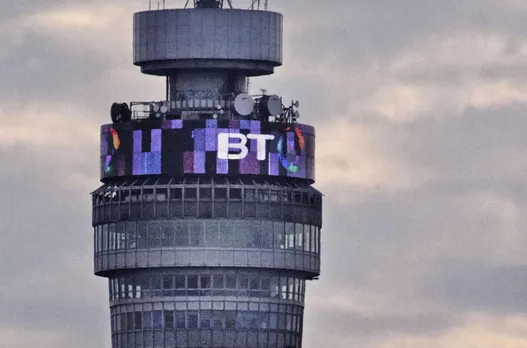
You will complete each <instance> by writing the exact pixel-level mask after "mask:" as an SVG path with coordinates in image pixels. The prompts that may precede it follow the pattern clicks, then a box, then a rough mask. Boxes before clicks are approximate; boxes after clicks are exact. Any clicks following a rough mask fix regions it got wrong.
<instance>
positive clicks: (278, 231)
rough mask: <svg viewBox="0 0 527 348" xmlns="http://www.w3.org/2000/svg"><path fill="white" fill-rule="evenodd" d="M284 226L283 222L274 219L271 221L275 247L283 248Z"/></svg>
mask: <svg viewBox="0 0 527 348" xmlns="http://www.w3.org/2000/svg"><path fill="white" fill-rule="evenodd" d="M284 227H285V224H284V223H283V222H277V221H275V222H274V223H273V235H274V247H275V249H284V248H285V242H284Z"/></svg>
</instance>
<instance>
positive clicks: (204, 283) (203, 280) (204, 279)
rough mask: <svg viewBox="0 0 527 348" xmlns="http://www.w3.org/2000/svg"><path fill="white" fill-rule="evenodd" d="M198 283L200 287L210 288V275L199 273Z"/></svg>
mask: <svg viewBox="0 0 527 348" xmlns="http://www.w3.org/2000/svg"><path fill="white" fill-rule="evenodd" d="M199 278H200V280H199V282H200V283H199V285H200V288H201V289H210V275H201V276H200V277H199Z"/></svg>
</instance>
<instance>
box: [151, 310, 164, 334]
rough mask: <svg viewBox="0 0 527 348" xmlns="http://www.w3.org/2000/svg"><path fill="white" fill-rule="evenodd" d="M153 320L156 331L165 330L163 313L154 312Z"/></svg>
mask: <svg viewBox="0 0 527 348" xmlns="http://www.w3.org/2000/svg"><path fill="white" fill-rule="evenodd" d="M152 319H153V320H152V321H153V324H154V330H156V329H157V330H160V329H162V328H163V311H153V312H152Z"/></svg>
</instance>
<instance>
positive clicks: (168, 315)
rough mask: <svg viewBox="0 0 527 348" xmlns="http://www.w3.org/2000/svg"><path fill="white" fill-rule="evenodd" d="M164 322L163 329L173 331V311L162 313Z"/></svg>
mask: <svg viewBox="0 0 527 348" xmlns="http://www.w3.org/2000/svg"><path fill="white" fill-rule="evenodd" d="M164 317H165V318H164V320H165V328H167V329H173V328H174V312H173V311H164Z"/></svg>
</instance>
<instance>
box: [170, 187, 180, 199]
mask: <svg viewBox="0 0 527 348" xmlns="http://www.w3.org/2000/svg"><path fill="white" fill-rule="evenodd" d="M182 193H183V189H182V188H181V187H176V188H173V189H170V199H171V200H180V199H181V198H182V197H183V194H182Z"/></svg>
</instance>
